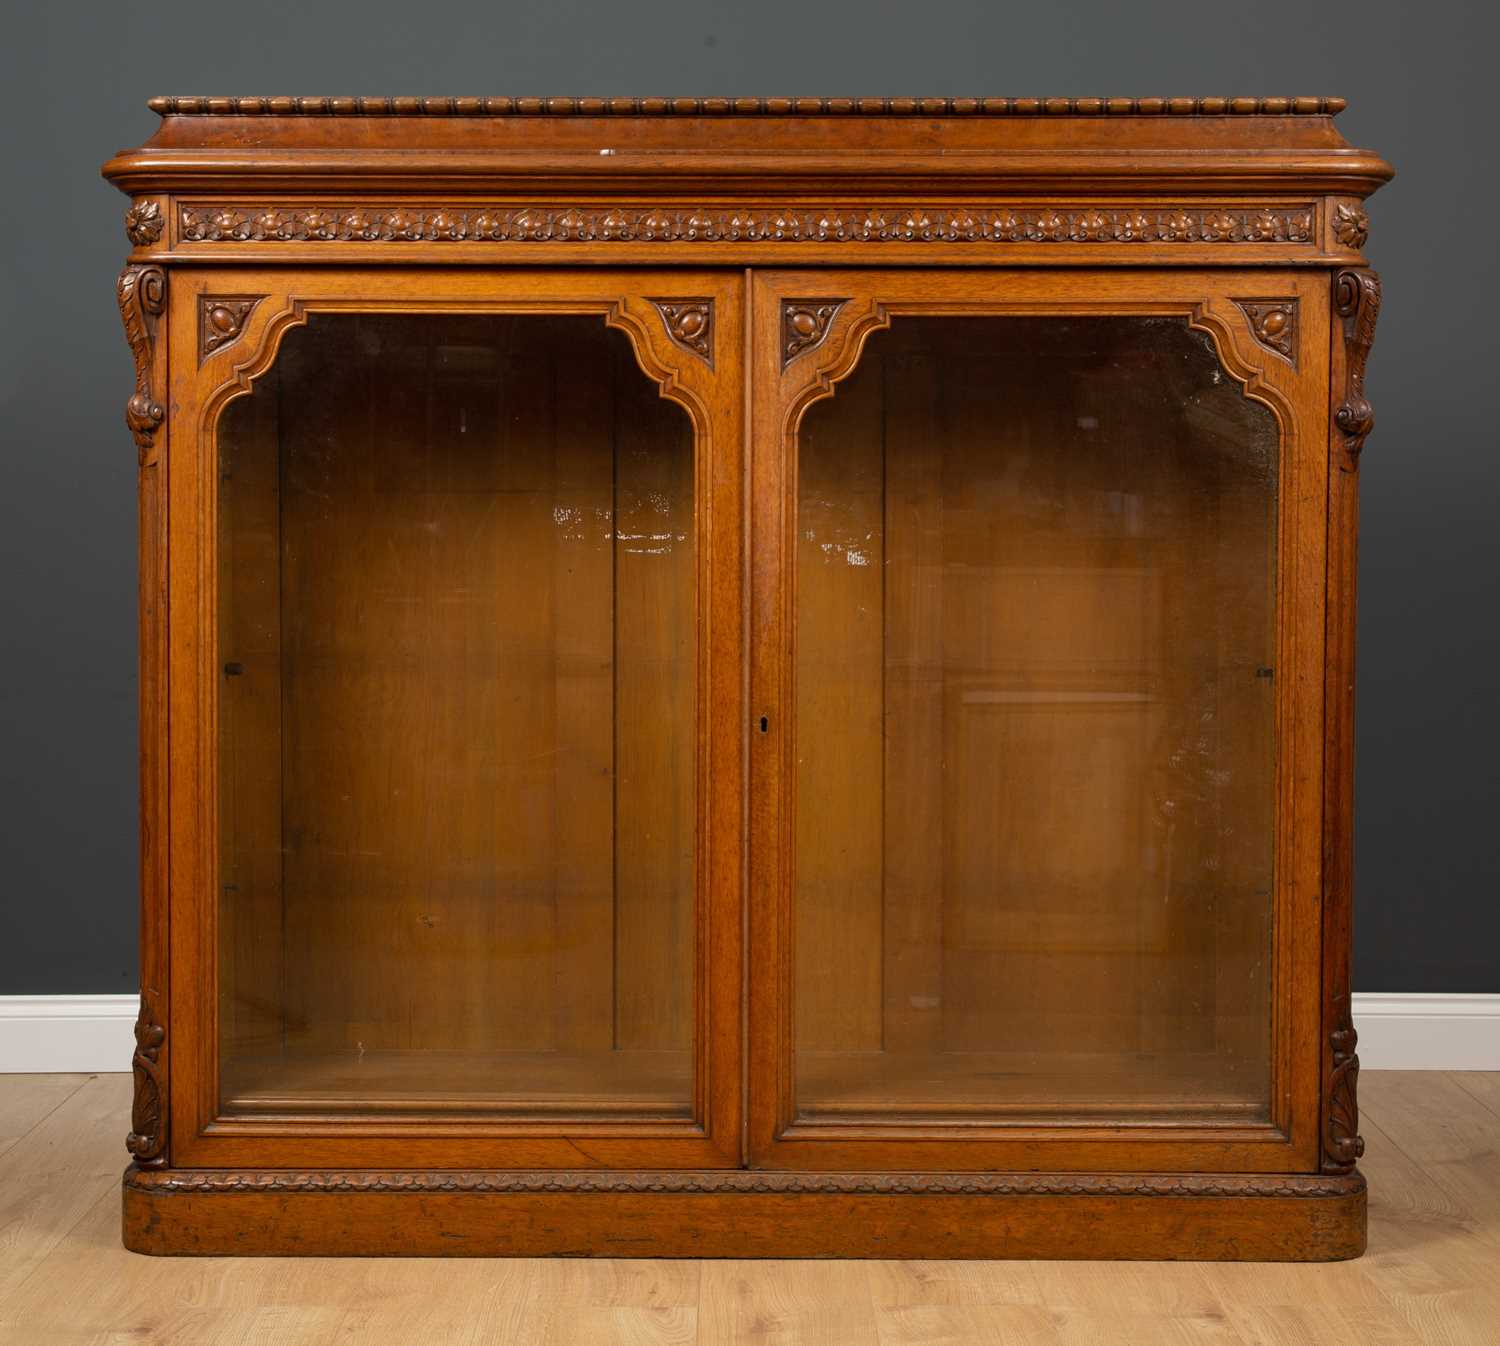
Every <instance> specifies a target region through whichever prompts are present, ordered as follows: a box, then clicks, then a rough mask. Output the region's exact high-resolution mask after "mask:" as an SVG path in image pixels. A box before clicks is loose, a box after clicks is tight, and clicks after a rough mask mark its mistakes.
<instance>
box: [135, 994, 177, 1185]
mask: <svg viewBox="0 0 1500 1346" xmlns="http://www.w3.org/2000/svg"><path fill="white" fill-rule="evenodd" d="M156 999H157V996H156V992H155V991H151V990H143V991H142V992H141V1009H140V1013H139V1014H138V1015H137V1016H136V1021H135V1053H134V1055H133V1056H132V1057H131V1059H130V1064H131V1069H132V1071H133V1073H134V1075H135V1097H134V1099H133V1101H132V1102H131V1106H130V1134H129V1135H128V1136H127V1137H126V1138H125V1148H126V1149H127V1150H129V1151H130V1153H131V1154H132V1155H134V1156H135V1161H136V1163H138V1164H149V1163H156V1162H159V1161H160V1160H161V1158H162V1156H163V1155H164V1154H165V1153H166V1148H167V1112H166V1107H165V1106H164V1095H165V1092H166V1091H165V1089H164V1087H163V1081H162V1070H161V1049H162V1045H163V1044H164V1043H165V1042H166V1040H167V1030H166V1028H165V1027H164V1026H163V1025H162V1023H161V1021H160V1018H159V1017H158V1015H157V1010H156Z"/></svg>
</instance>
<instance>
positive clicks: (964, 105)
mask: <svg viewBox="0 0 1500 1346" xmlns="http://www.w3.org/2000/svg"><path fill="white" fill-rule="evenodd" d="M1341 106H1342V104H1341V103H1340V102H1339V100H1336V99H1325V98H1280V99H1278V98H1266V99H1248V98H1245V99H1241V98H1228V99H1225V98H1202V99H1045V100H1028V99H849V100H840V99H501V98H473V99H464V98H458V99H415V98H405V99H403V98H394V99H355V98H327V99H312V98H163V99H157V100H154V101H153V103H152V107H153V108H154V109H155V110H156V111H157V112H158V113H159V114H160V115H161V119H162V120H161V127H160V129H159V130H158V131H157V133H156V134H155V135H154V136H153V137H152V139H151V140H150V141H149V142H147V144H145V145H144V146H143V147H141V148H140V149H137V150H133V151H130V152H127V153H122V154H120V155H118V156H117V157H116V158H114V159H112V160H111V161H110V162H109V163H108V164H107V165H106V167H105V170H104V171H105V174H106V176H107V177H108V178H109V179H110V180H111V181H112V182H114V183H115V184H116V185H117V186H118V187H119V188H120V190H121V191H123V192H124V193H126V194H127V195H128V196H129V197H130V200H131V204H130V207H129V212H128V214H127V216H126V229H127V233H128V235H129V241H130V244H131V252H130V256H129V259H128V264H127V265H126V267H125V270H124V272H123V274H122V275H121V277H120V282H119V302H120V309H121V312H122V314H123V317H124V321H125V329H126V333H127V336H128V338H129V343H130V347H131V350H132V352H133V354H134V360H135V387H134V391H133V394H132V396H131V397H130V399H129V404H128V408H127V421H128V423H129V428H130V430H131V432H132V433H133V436H134V439H135V442H136V445H137V448H138V451H139V460H140V576H141V584H140V594H141V614H140V615H141V679H140V687H141V746H142V753H141V762H142V770H141V804H142V851H141V864H142V868H141V890H142V912H143V915H142V930H141V975H142V987H143V990H142V997H141V1011H140V1019H139V1023H138V1025H137V1029H136V1038H137V1050H136V1053H135V1057H134V1069H135V1082H136V1092H135V1104H134V1115H133V1121H132V1131H131V1134H130V1137H129V1140H128V1146H129V1150H130V1154H131V1156H132V1162H131V1164H130V1167H129V1168H128V1169H127V1171H126V1174H125V1179H124V1230H125V1242H126V1244H127V1245H128V1246H129V1247H131V1248H135V1249H138V1250H140V1251H143V1252H157V1253H360V1254H389V1253H421V1254H435V1253H445V1254H460V1255H472V1254H477V1253H493V1254H534V1253H589V1254H612V1255H621V1254H624V1255H637V1254H639V1255H661V1256H700V1255H701V1256H761V1255H776V1256H897V1257H901V1256H919V1257H933V1256H953V1257H1011V1256H1030V1257H1049V1258H1050V1257H1159V1258H1245V1259H1259V1258H1278V1259H1332V1258H1341V1257H1349V1256H1354V1255H1357V1254H1358V1253H1359V1252H1360V1251H1361V1250H1362V1249H1363V1247H1364V1238H1365V1187H1364V1181H1363V1179H1362V1178H1361V1176H1360V1174H1359V1173H1358V1171H1357V1169H1356V1167H1355V1164H1356V1160H1357V1159H1358V1157H1359V1154H1360V1151H1361V1148H1362V1145H1361V1141H1360V1139H1359V1137H1358V1133H1357V1126H1358V1118H1357V1110H1356V1101H1355V1080H1356V1075H1357V1072H1358V1060H1357V1057H1356V1056H1355V1054H1354V1045H1355V1035H1354V1030H1353V1026H1352V1024H1351V1021H1350V1009H1349V970H1348V969H1349V908H1350V838H1351V814H1350V792H1351V772H1352V757H1351V741H1352V740H1351V725H1352V709H1353V668H1354V663H1353V655H1354V649H1353V640H1354V579H1355V537H1356V516H1357V503H1356V492H1357V485H1358V466H1359V455H1360V450H1361V446H1362V445H1363V443H1364V440H1365V436H1366V434H1367V433H1368V431H1369V429H1370V426H1371V422H1372V415H1371V411H1370V406H1369V403H1368V401H1367V400H1366V397H1365V393H1364V369H1365V360H1366V354H1367V352H1368V351H1369V348H1370V342H1371V337H1372V333H1373V329H1374V325H1375V316H1376V311H1377V308H1378V304H1379V293H1380V292H1379V286H1378V283H1377V281H1376V278H1375V275H1374V273H1373V272H1371V271H1370V270H1368V269H1367V267H1366V265H1365V259H1364V256H1363V253H1362V249H1363V247H1364V245H1365V239H1366V233H1367V230H1368V221H1367V217H1366V213H1365V209H1364V205H1363V201H1364V198H1365V197H1366V196H1367V195H1368V194H1369V193H1370V192H1371V191H1373V190H1374V189H1375V188H1377V187H1378V186H1380V185H1381V184H1382V183H1383V182H1384V181H1386V180H1387V179H1388V178H1389V177H1390V176H1391V170H1390V169H1389V167H1388V166H1387V165H1386V164H1385V163H1383V162H1382V161H1381V160H1380V159H1379V158H1378V157H1376V156H1374V155H1372V154H1370V153H1367V152H1364V151H1360V150H1356V149H1353V148H1351V147H1350V146H1349V145H1348V144H1347V143H1346V142H1345V141H1344V140H1343V139H1342V138H1341V136H1340V135H1339V134H1338V132H1337V131H1336V129H1335V126H1334V120H1333V119H1334V116H1335V114H1336V113H1337V112H1338V111H1339V110H1340V108H1341Z"/></svg>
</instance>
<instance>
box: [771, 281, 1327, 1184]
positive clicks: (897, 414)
mask: <svg viewBox="0 0 1500 1346" xmlns="http://www.w3.org/2000/svg"><path fill="white" fill-rule="evenodd" d="M753 314H754V319H753V328H754V355H753V358H754V362H755V380H756V383H755V386H756V396H755V400H754V408H753V413H752V418H753V432H752V437H753V444H754V448H753V467H752V472H753V487H752V491H753V495H752V502H753V503H752V519H753V521H752V537H753V563H752V632H751V642H752V660H753V674H752V684H751V715H752V718H753V722H754V725H755V732H754V733H753V734H752V746H751V764H752V765H751V773H752V794H751V799H752V805H751V838H750V844H751V889H752V908H751V924H750V930H751V951H752V956H751V963H752V967H753V968H756V969H759V972H758V974H752V978H751V990H750V1003H751V1018H750V1024H751V1044H752V1045H751V1070H750V1124H749V1134H750V1160H751V1162H752V1163H754V1164H756V1165H762V1166H767V1167H791V1168H835V1169H851V1170H860V1169H923V1168H929V1167H931V1168H938V1169H975V1168H994V1169H1001V1170H1025V1169H1069V1168H1075V1169H1088V1170H1099V1171H1108V1170H1111V1169H1122V1170H1135V1171H1151V1170H1182V1169H1204V1170H1239V1171H1250V1172H1256V1171H1278V1170H1282V1171H1287V1170H1297V1169H1313V1168H1315V1167H1316V1162H1317V1153H1318V1148H1317V1123H1316V1099H1317V1097H1318V1086H1317V1080H1318V1064H1319V1056H1318V1041H1317V1038H1318V1022H1317V1015H1318V1009H1317V1004H1318V996H1317V995H1316V993H1315V989H1314V988H1316V985H1317V978H1318V966H1317V964H1318V950H1319V946H1318V937H1317V932H1318V921H1317V913H1318V893H1319V881H1320V863H1321V861H1320V847H1321V837H1320V830H1319V826H1320V824H1319V819H1320V812H1319V810H1320V789H1321V781H1322V762H1321V751H1320V747H1319V744H1320V739H1321V733H1320V726H1321V714H1322V688H1323V663H1322V652H1323V612H1322V598H1321V594H1322V587H1323V574H1324V546H1325V538H1324V533H1325V504H1324V502H1325V499H1326V493H1325V487H1326V480H1325V475H1326V471H1327V467H1326V464H1327V446H1326V441H1325V439H1324V436H1323V431H1322V427H1323V425H1324V423H1325V418H1326V415H1327V398H1328V392H1327V388H1328V381H1327V361H1328V341H1329V332H1328V321H1327V316H1326V314H1327V296H1326V281H1324V280H1323V279H1322V278H1320V277H1312V276H1304V275H1299V274H1294V273H1291V272H1273V271H1255V272H1250V271H1245V272H1231V271H1221V272H1212V273H1209V272H1205V273H1193V272H1186V271H1175V272H1158V273H1151V272H1136V273H1126V274H1120V273H1100V272H1086V271H1073V272H1061V271H1059V272H1049V273H1047V274H1039V273H1034V272H1033V273H1006V272H995V271H988V272H982V273H981V272H975V273H963V272H953V271H948V272H924V273H916V272H908V273H878V272H870V271H858V272H856V271H848V272H823V273H816V272H801V273H794V272H783V273H763V274H761V275H759V276H758V277H757V279H756V281H755V288H754V293H753ZM1293 745H1295V752H1294V751H1293ZM1294 985H1296V986H1300V987H1302V988H1303V990H1304V991H1305V992H1307V993H1303V994H1299V995H1297V996H1295V997H1294V996H1293V995H1292V988H1293V986H1294ZM1293 1007H1295V1008H1293ZM1293 1100H1295V1102H1294V1101H1293Z"/></svg>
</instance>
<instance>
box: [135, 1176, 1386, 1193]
mask: <svg viewBox="0 0 1500 1346" xmlns="http://www.w3.org/2000/svg"><path fill="white" fill-rule="evenodd" d="M125 1180H126V1182H127V1183H128V1184H130V1185H131V1186H133V1187H136V1188H138V1189H140V1190H143V1191H148V1192H160V1193H164V1194H170V1193H173V1192H188V1193H191V1192H273V1193H279V1192H284V1193H301V1192H389V1193H409V1194H412V1195H416V1196H420V1195H423V1194H433V1193H444V1192H494V1193H505V1192H512V1193H537V1192H570V1193H584V1194H587V1193H596V1192H597V1193H609V1192H637V1193H666V1194H672V1193H683V1194H698V1193H745V1194H749V1195H761V1194H767V1193H777V1194H780V1193H787V1194H796V1195H817V1194H824V1193H829V1194H838V1195H855V1196H907V1195H913V1194H922V1193H927V1194H933V1195H944V1196H1077V1197H1101V1196H1102V1197H1171V1198H1191V1197H1213V1198H1222V1197H1268V1198H1271V1199H1274V1200H1284V1199H1287V1198H1296V1197H1307V1198H1320V1197H1342V1196H1350V1195H1354V1194H1356V1193H1358V1192H1361V1191H1363V1190H1364V1179H1363V1178H1361V1177H1360V1176H1359V1175H1358V1174H1351V1175H1349V1176H1347V1177H1344V1176H1335V1175H1331V1174H1330V1175H1324V1176H1318V1175H1313V1174H1290V1173H1289V1174H1282V1175H1277V1174H1247V1175H1239V1174H1227V1173H1181V1174H1177V1173H1173V1174H1166V1173H1163V1174H1141V1175H1135V1174H1124V1173H1121V1174H1108V1173H1103V1174H1096V1173H798V1172H771V1171H765V1170H756V1169H715V1170H708V1171H698V1172H695V1171H692V1170H670V1169H667V1170H648V1171H640V1170H614V1171H611V1170H601V1169H589V1170H514V1171H512V1170H502V1171H496V1170H452V1169H441V1170H421V1171H414V1170H401V1171H391V1172H381V1171H374V1170H368V1169H360V1170H353V1171H343V1172H334V1171H329V1170H314V1171H309V1170H305V1169H303V1170H286V1171H272V1172H267V1171H264V1170H260V1171H249V1172H242V1171H237V1170H224V1169H217V1170H216V1169H199V1170H171V1169H168V1170H165V1171H160V1172H153V1171H150V1170H142V1171H140V1172H128V1173H127V1174H126V1179H125Z"/></svg>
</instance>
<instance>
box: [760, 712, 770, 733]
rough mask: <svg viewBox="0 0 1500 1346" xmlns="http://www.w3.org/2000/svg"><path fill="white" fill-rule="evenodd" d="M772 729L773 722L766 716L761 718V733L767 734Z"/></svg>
mask: <svg viewBox="0 0 1500 1346" xmlns="http://www.w3.org/2000/svg"><path fill="white" fill-rule="evenodd" d="M770 727H771V721H770V720H769V719H768V718H767V717H766V716H764V715H762V716H761V717H760V732H761V733H763V734H764V733H765V732H766V730H768V729H769V728H770Z"/></svg>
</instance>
